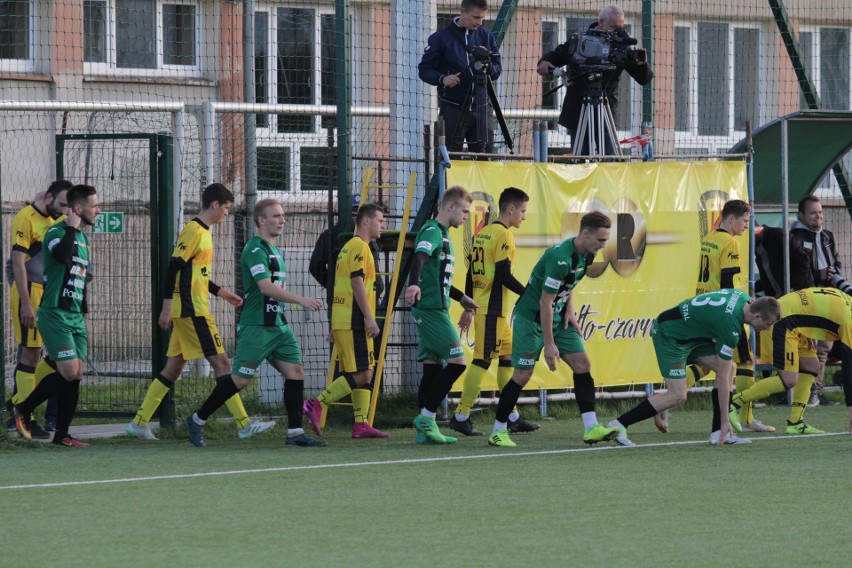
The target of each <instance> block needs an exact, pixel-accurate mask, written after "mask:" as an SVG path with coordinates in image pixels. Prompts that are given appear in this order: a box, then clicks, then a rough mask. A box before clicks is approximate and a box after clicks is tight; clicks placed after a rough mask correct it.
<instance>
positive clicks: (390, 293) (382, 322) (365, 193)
mask: <svg viewBox="0 0 852 568" xmlns="http://www.w3.org/2000/svg"><path fill="white" fill-rule="evenodd" d="M372 173H373V168H372V167H371V166H368V167H367V168H366V169H365V172H364V181H363V183H362V184H361V200H360V201H359V203H361V204H364V203H367V199H368V198H369V196H370V190H371V189H376V190H379V189H388V190H394V189H405V190H407V193H406V197H405V205H404V206H403V210H402V215H400V216H399V217H398V218H399V219H400V224H399V231H383V232H382V240H383V241H388V240H391V239H393V238H394V236H395V238H396V251H395V252H396V257H395V258H396V262H394V263H393V270H392V271H391V272H380V271H376V278H384V277H386V276H390V277H391V282H390V285H389V286H388V288H387V290H386V292H385V294H386V295H387V304H386V305H387V309H386V310H385V313H384V314H380V313H378V312H379V310H378V306H376V312H377V313H376V322H377V323H378V324H379V327H380V329H381V342H380V343H379V349H378V352H377V353H376V367H375V369H374V371H373V393H372V396H371V397H370V411H369V414H368V415H367V421H368V422H369V423H370V425H372V424H373V420H374V419H375V417H376V406H377V404H378V400H379V391H380V387H381V384H382V373H383V372H384V368H385V355H386V353H387V346H388V339H389V338H390V332H391V324H392V323H393V312H394V306H395V305H396V300H397V298H396V291H397V288H398V285H399V269H400V266H402V253H403V251H404V250H405V240H406V236H407V235H408V222H409V218H410V215H411V206H412V203H413V201H414V188H415V184H416V181H417V173H416V172H411V173H410V174H409V176H408V185H387V184H375V183H371V178H372ZM375 260H376V261H378V259H375ZM329 270H331V267H329ZM336 376H337V345H334V347H333V348H332V350H331V361H330V363H329V366H328V376H327V380H326V384H327V385H331V383H332V382H333V381H334V379H335V377H336ZM332 404H339V405H344V406H352V403H351V402H335V403H332ZM326 416H327V409H326V408H324V409H323V413H322V422H321V425H322V426H323V427H325V421H326Z"/></svg>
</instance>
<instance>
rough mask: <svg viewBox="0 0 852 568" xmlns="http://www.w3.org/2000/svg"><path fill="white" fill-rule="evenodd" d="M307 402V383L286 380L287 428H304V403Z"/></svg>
mask: <svg viewBox="0 0 852 568" xmlns="http://www.w3.org/2000/svg"><path fill="white" fill-rule="evenodd" d="M304 401H305V381H295V380H292V379H287V378H285V379H284V408H285V409H286V410H287V428H290V429H293V428H301V427H302V403H303V402H304Z"/></svg>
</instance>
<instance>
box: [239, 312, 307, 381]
mask: <svg viewBox="0 0 852 568" xmlns="http://www.w3.org/2000/svg"><path fill="white" fill-rule="evenodd" d="M264 360H267V361H269V362H270V363H272V364H273V365H274V364H275V363H274V362H275V361H283V362H285V363H293V364H295V365H301V364H302V350H301V349H299V342H298V341H296V334H295V333H293V330H292V329H291V328H290V326H289V325H278V326H263V325H241V326H237V352H236V354H235V355H234V363H233V370H232V371H231V372H232V373H233V374H234V375H236V376H238V377H242V378H244V379H251V378H254V376H255V374H256V373H257V368H258V367H259V366H260V364H261V363H263V361H264Z"/></svg>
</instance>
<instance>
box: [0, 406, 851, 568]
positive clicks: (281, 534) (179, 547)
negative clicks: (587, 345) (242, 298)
mask: <svg viewBox="0 0 852 568" xmlns="http://www.w3.org/2000/svg"><path fill="white" fill-rule="evenodd" d="M572 406H573V405H555V406H553V407H552V408H553V410H554V414H557V416H559V418H557V419H553V420H544V421H543V426H542V429H541V430H540V431H539V432H537V433H535V434H529V435H519V436H515V438H514V439H515V441H516V442H517V443H518V448H517V449H514V450H506V449H497V448H490V447H488V446H487V445H486V443H485V441H484V439H483V438H465V439H462V440H460V441H459V443H458V444H455V445H453V446H444V447H435V446H416V445H415V444H414V443H413V438H414V433H413V431H412V430H411V429H394V430H392V431H391V434H392V437H391V438H390V439H389V440H351V439H350V438H349V437H348V436H349V428H350V425H349V424H348V423H346V422H345V421H343V420H341V421H339V424H334V425H333V427H332V428H330V429H329V430H328V432H327V436H326V438H327V439H328V441H329V446H328V447H327V448H318V449H314V448H311V449H305V448H287V447H285V446H284V433H283V430H279V429H277V428H276V430H275V431H273V432H270V433H269V434H266V435H264V436H263V437H259V438H257V439H255V440H252V441H249V442H239V441H237V440H236V436H235V434H234V430H233V425H232V424H230V425H229V424H218V425H215V426H214V427H212V428H208V433H207V442H208V447H207V448H205V449H198V448H195V447H193V446H191V445H190V444H189V443H188V442H187V441H186V440H185V438H184V437H183V433H182V432H180V431H179V432H178V435H177V436H176V437H173V438H165V439H163V440H161V441H159V442H143V441H139V440H127V439H116V440H102V441H99V440H95V441H94V442H93V445H92V446H91V447H90V448H87V449H80V450H68V449H64V448H56V447H48V446H44V445H38V444H23V443H19V442H15V441H13V440H11V439H6V440H3V441H2V442H0V510H2V511H3V512H4V514H3V518H4V520H5V524H6V526H5V527H4V530H3V531H2V533H0V534H2V536H0V543H2V551H0V554H2V562H0V565H3V566H15V565H22V566H39V565H48V564H50V565H57V566H59V565H61V566H69V567H70V566H87V567H96V566H152V565H160V564H166V563H168V564H169V565H174V566H200V567H202V566H203V567H206V566H285V565H286V566H394V567H396V566H403V565H406V566H435V565H442V564H444V565H451V564H452V565H459V566H517V567H521V566H556V565H562V566H564V565H573V566H625V567H642V566H654V567H658V566H689V567H693V566H731V565H746V566H778V565H785V566H787V565H790V566H792V565H801V566H838V565H844V564H845V562H846V561H844V560H843V559H844V558H848V557H849V556H850V554H852V543H850V542H849V540H848V539H847V538H845V535H846V534H847V533H848V517H849V510H850V505H852V497H850V496H852V478H850V472H852V436H847V435H843V436H826V437H806V438H793V437H787V436H784V435H765V434H761V435H756V434H755V435H750V436H752V437H754V438H755V442H754V443H752V444H750V445H748V446H731V447H725V448H716V447H711V446H709V445H708V444H707V443H706V439H707V435H708V432H707V426H709V420H710V416H709V412H708V411H706V410H690V411H675V412H673V413H672V415H671V419H670V422H671V426H672V430H673V431H672V433H670V434H668V435H662V434H659V433H658V432H657V431H656V429H654V426H653V424H651V423H650V422H648V423H643V424H639V425H636V426H634V427H633V428H631V439H633V441H634V442H636V443H637V444H640V445H641V444H646V446H645V447H641V446H640V447H637V448H612V449H603V450H594V451H585V450H584V448H583V445H582V443H581V441H580V439H581V433H582V428H581V423H580V421H579V419H578V418H577V417H576V410H574V409H572ZM574 408H575V407H574ZM341 410H342V409H341ZM610 410H611V409H609V408H607V409H602V410H601V412H600V413H599V416H600V417H601V420H602V421H603V420H608V419H609V418H611V417H612V413H610ZM757 413H758V417H759V418H761V419H762V420H763V421H764V422H767V423H770V424H774V425H775V426H781V425H783V424H784V420H785V418H786V415H787V409H786V408H784V407H768V408H764V409H759V410H758V411H757ZM399 414H400V415H402V414H404V411H403V409H402V408H400V409H399ZM408 414H412V412H408ZM806 418H807V419H808V421H809V422H811V423H812V424H814V425H815V426H818V427H821V428H824V429H826V430H828V431H830V432H845V431H846V429H847V424H848V420H847V413H846V408H845V407H843V406H834V407H820V408H812V409H811V408H809V409H808V410H807V414H806ZM489 420H490V418H489V417H486V416H483V415H478V416H477V417H476V422H477V425H478V426H479V427H480V429H482V430H489V429H490V424H489ZM690 441H694V442H697V443H694V444H689V443H685V444H682V445H654V444H664V443H666V442H690ZM605 447H610V446H600V445H599V446H596V448H605ZM537 452H538V453H537ZM545 452H550V453H545ZM557 452H558V453H557ZM479 456H483V457H479ZM436 457H446V458H475V459H448V460H445V461H418V460H426V459H430V458H436ZM365 462H396V463H386V464H382V463H375V464H372V465H360V466H355V465H351V466H350V465H346V464H364V463H365ZM310 466H313V467H312V468H311V469H307V467H310ZM318 466H319V467H318ZM300 468H301V469H300ZM241 470H261V471H253V472H244V473H236V474H233V475H218V476H201V477H191V478H169V479H157V480H139V481H131V482H123V483H109V484H94V485H76V486H60V487H39V488H32V489H3V487H8V486H11V485H18V484H43V483H56V482H72V481H97V480H110V479H123V478H137V477H151V476H177V475H189V474H200V473H201V474H203V473H210V472H229V471H230V472H234V471H241ZM263 470H265V471H263Z"/></svg>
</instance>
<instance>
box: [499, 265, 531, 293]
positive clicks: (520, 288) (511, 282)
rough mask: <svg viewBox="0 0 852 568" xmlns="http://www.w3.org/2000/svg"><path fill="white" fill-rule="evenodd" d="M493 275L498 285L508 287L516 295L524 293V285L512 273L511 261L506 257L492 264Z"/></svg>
mask: <svg viewBox="0 0 852 568" xmlns="http://www.w3.org/2000/svg"><path fill="white" fill-rule="evenodd" d="M494 275H495V276H496V279H497V282H498V283H499V284H500V286H503V287H504V288H508V289H509V290H511V291H512V292H514V293H515V294H517V295H518V296H520V295H521V294H523V293H524V285H523V284H521V283H520V281H518V279H517V278H515V275H514V274H512V261H511V260H509V259H508V258H507V259H504V260H501V261H499V262H497V263H495V264H494Z"/></svg>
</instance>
